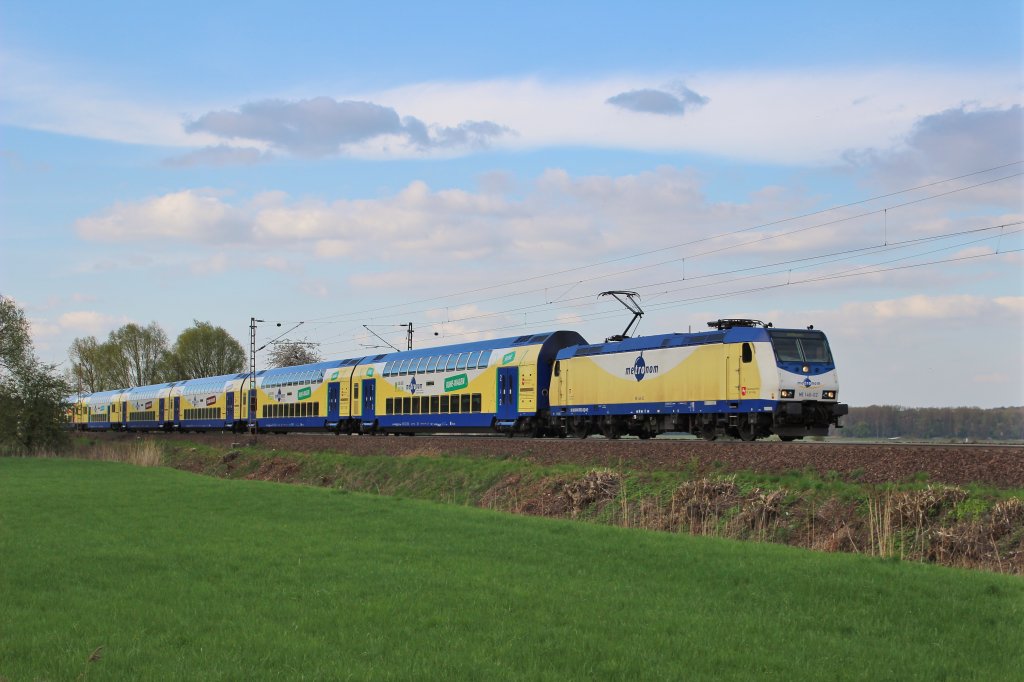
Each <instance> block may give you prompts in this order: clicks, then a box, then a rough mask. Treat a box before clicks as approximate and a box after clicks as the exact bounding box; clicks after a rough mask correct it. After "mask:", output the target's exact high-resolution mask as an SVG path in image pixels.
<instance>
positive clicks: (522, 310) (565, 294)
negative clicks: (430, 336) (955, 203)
mask: <svg viewBox="0 0 1024 682" xmlns="http://www.w3.org/2000/svg"><path fill="white" fill-rule="evenodd" d="M1021 163H1024V162H1022V161H1015V162H1012V163H1008V164H1003V165H1001V166H994V167H991V168H987V169H983V170H980V171H974V172H972V173H966V174H963V175H959V176H956V177H953V178H946V179H942V180H936V181H933V182H929V183H925V184H922V185H918V186H916V187H911V188H907V189H903V190H899V191H896V192H890V193H888V194H883V195H877V196H874V197H869V198H866V199H862V200H859V201H855V202H849V203H847V204H842V205H838V206H834V207H830V208H826V209H822V210H819V211H814V212H810V213H805V214H801V215H796V216H790V217H787V218H783V219H780V220H776V221H771V222H768V223H763V224H760V225H755V226H751V227H745V228H740V229H737V230H732V231H728V232H723V233H720V234H715V235H709V236H705V237H701V238H698V239H693V240H690V241H687V242H680V243H676V244H671V245H668V246H664V247H659V248H657V249H649V250H647V251H643V252H639V253H633V254H628V255H624V256H620V257H616V258H612V259H606V260H603V261H600V262H596V263H590V264H585V265H581V266H577V267H574V268H567V269H563V270H559V271H556V272H552V273H547V274H542V275H535V276H531V277H525V278H520V279H518V280H512V281H508V282H503V283H499V284H493V285H488V286H485V287H477V288H474V289H467V290H464V291H460V292H455V293H451V294H446V295H441V296H436V297H432V298H424V299H419V300H416V301H409V302H406V303H401V304H395V305H391V306H382V307H379V308H374V309H372V310H366V311H357V312H352V313H338V314H333V315H328V316H324V317H320V318H313V319H311V320H307V321H308V322H310V323H311V324H313V325H314V328H315V329H321V328H322V327H323V326H324V325H337V324H351V321H350V320H346V319H339V318H346V317H348V318H352V317H357V316H362V317H364V319H365V315H366V314H368V313H369V314H372V315H374V317H375V318H377V317H380V316H382V315H383V314H384V313H385V311H387V310H393V309H396V308H403V309H404V310H403V312H401V313H398V314H401V315H403V316H404V315H413V314H417V313H418V314H421V315H422V314H424V313H426V314H428V317H429V314H431V313H434V312H436V311H439V310H445V311H446V312H447V310H448V308H450V307H451V306H450V305H447V306H444V307H440V306H438V307H431V308H424V309H420V310H410V306H413V305H416V304H418V303H422V302H428V301H444V300H448V299H452V298H456V297H460V296H466V295H469V294H472V293H476V292H484V291H489V290H496V289H500V288H504V287H508V286H512V285H515V284H521V283H525V282H530V281H534V280H539V279H542V278H545V277H552V276H557V275H559V274H564V273H571V272H580V271H585V270H587V269H592V268H596V267H600V266H602V265H608V264H613V263H616V262H623V261H626V260H630V259H635V258H639V257H642V256H646V255H650V254H654V253H658V252H663V251H667V250H671V249H678V248H681V247H684V246H690V245H694V244H697V243H702V242H708V241H713V240H721V239H726V238H730V237H735V236H737V235H741V234H743V233H749V232H752V231H754V230H757V229H763V228H766V227H771V226H774V225H779V224H784V223H787V222H792V221H795V220H799V219H802V218H807V217H813V216H816V215H822V214H826V213H829V212H834V211H838V210H842V209H845V208H850V207H853V206H857V205H862V204H867V203H870V202H874V201H879V200H883V199H886V198H891V197H893V196H899V195H904V194H907V193H910V192H913V191H918V190H922V189H927V188H931V187H935V186H938V185H941V184H945V183H949V182H954V181H956V180H962V179H964V178H968V177H973V176H977V175H980V174H984V173H990V172H994V171H998V170H1003V169H1006V168H1010V167H1012V166H1016V165H1019V164H1021ZM1022 174H1024V173H1021V172H1014V173H1009V174H1001V175H1000V176H999V177H997V178H994V179H988V180H984V181H982V182H978V183H973V184H970V185H965V186H961V187H955V188H952V189H949V190H946V191H943V192H939V193H933V194H929V195H928V196H925V197H918V198H914V199H911V200H909V201H905V202H900V203H897V204H893V205H889V206H885V207H882V208H878V209H874V210H870V211H864V212H859V213H856V214H853V215H849V216H841V217H838V218H835V219H834V220H829V221H823V222H819V223H815V224H813V225H810V226H804V227H799V228H796V229H794V230H786V231H783V232H779V233H775V234H767V235H762V236H760V237H757V238H755V239H750V240H743V241H739V242H737V243H733V244H726V245H724V246H721V247H718V248H713V249H708V250H705V251H702V252H699V253H688V254H687V255H686V256H684V257H682V258H672V259H668V260H663V261H659V262H657V263H652V264H644V265H639V266H636V267H633V268H626V269H622V270H618V271H615V272H608V273H600V274H596V275H594V276H592V277H586V278H581V279H576V280H572V281H566V282H563V283H558V284H548V285H546V286H544V287H542V288H539V289H527V290H521V291H515V292H511V293H505V294H501V295H498V296H491V297H485V298H480V299H476V300H473V301H467V302H461V303H459V305H460V306H469V305H479V304H481V303H486V302H490V301H496V300H504V299H510V298H516V297H522V296H526V295H530V294H532V293H535V292H538V291H542V292H544V296H543V299H544V303H542V304H528V305H522V306H515V307H511V308H509V309H507V310H500V311H493V312H488V313H481V314H476V315H470V316H464V317H456V318H454V319H453V318H451V316H450V315H447V314H446V315H445V321H444V322H441V321H439V320H436V319H427V320H425V321H422V322H418V323H417V324H418V325H420V326H423V325H431V326H434V327H435V329H440V330H441V331H442V332H444V331H445V323H447V324H449V325H450V324H456V323H460V322H466V321H472V320H479V319H487V318H494V317H500V316H503V315H517V314H527V313H529V312H531V311H540V310H542V309H543V308H544V307H545V306H547V307H551V306H554V305H556V304H558V305H559V306H560V307H563V308H565V307H568V306H569V305H570V304H574V305H575V307H576V308H584V309H585V308H589V307H592V305H593V304H590V305H582V304H580V301H581V300H583V299H585V298H587V297H591V296H593V293H590V292H587V293H581V294H580V295H578V296H575V297H571V298H570V297H569V294H570V293H572V292H573V291H574V290H577V289H578V288H579V287H580V286H581V285H583V284H586V283H588V282H594V281H598V280H602V279H610V278H613V277H615V278H621V277H623V276H627V275H631V274H634V273H638V272H643V271H649V270H653V269H656V268H658V267H662V266H665V265H669V264H674V263H680V262H682V263H683V264H684V267H685V261H686V259H691V260H692V259H696V258H700V257H702V256H709V255H712V254H717V253H722V252H725V251H729V250H736V249H743V248H747V247H750V246H753V245H756V244H759V243H762V242H766V241H769V240H773V239H780V238H783V237H787V236H792V235H796V234H800V233H803V232H807V231H810V230H814V229H818V228H821V227H825V226H828V225H835V224H839V223H842V222H846V221H852V220H856V219H859V218H863V217H865V216H870V215H874V214H877V213H882V214H883V215H882V217H883V235H882V237H883V239H882V240H881V242H882V243H881V245H880V246H879V245H874V246H866V247H858V248H855V249H846V250H840V251H834V252H832V253H829V254H821V255H813V256H804V257H800V258H795V259H789V260H788V261H783V263H787V264H789V263H792V264H796V263H800V262H807V263H809V264H810V265H808V266H806V267H813V266H815V265H821V264H824V261H825V259H829V258H835V259H837V260H843V258H842V257H841V256H842V255H844V254H850V255H852V256H854V257H855V256H856V255H857V254H864V255H868V254H872V253H879V252H882V251H885V250H888V249H890V248H901V247H903V246H905V245H914V244H919V243H925V242H928V241H934V240H936V239H949V238H953V237H956V236H960V235H967V234H971V233H973V232H983V231H987V230H995V229H999V230H1000V234H999V241H998V242H997V245H996V251H997V252H998V251H999V249H1000V248H1001V244H1002V238H1003V237H1004V236H1006V235H1012V234H1017V231H1011V232H1006V228H1008V227H1012V226H1014V225H1017V224H1019V223H1013V222H1011V223H1004V224H1003V225H1001V226H992V227H986V228H978V229H976V230H962V231H959V232H953V233H947V234H943V235H934V236H929V237H923V238H917V239H912V240H903V241H900V242H890V241H889V239H888V211H889V209H894V210H895V209H898V208H902V207H907V206H911V205H915V204H920V203H923V202H927V201H932V200H935V199H938V198H940V197H945V196H950V195H953V194H956V193H958V192H964V191H967V190H971V189H974V188H978V187H982V186H985V185H990V184H993V183H997V182H1001V181H1005V180H1008V179H1011V178H1015V177H1020V176H1021V175H1022ZM950 248H956V246H953V247H950ZM1011 252H1012V251H1011ZM918 255H920V254H918ZM909 257H913V256H909ZM779 265H780V264H779V263H775V264H769V265H756V266H750V267H748V268H734V269H731V270H727V271H719V272H711V273H706V274H696V275H694V274H693V273H692V272H690V273H689V274H688V273H687V272H686V270H685V269H684V270H683V272H682V275H683V276H682V278H677V279H675V280H671V279H670V280H665V281H662V282H657V283H648V284H632V285H631V286H632V287H633V288H637V289H643V290H650V289H651V288H652V287H655V286H664V285H665V284H669V283H672V282H673V281H689V280H696V279H702V280H713V279H715V278H721V277H725V276H729V275H731V274H736V273H740V272H758V271H765V270H768V269H770V268H773V267H778V266H779ZM860 267H861V268H867V267H873V265H864V266H860ZM767 274H768V273H765V276H767ZM701 286H713V284H712V285H701ZM552 289H554V290H559V289H564V290H563V291H562V293H561V294H560V295H558V296H549V295H548V294H547V291H550V290H552ZM678 291H681V290H679V289H677V290H669V291H663V292H654V293H648V294H645V295H647V296H659V297H660V296H664V295H666V294H668V293H675V292H678ZM390 315H391V314H389V316H390ZM587 319H601V318H591V317H589V316H588V317H587ZM371 321H372V320H371ZM532 322H533V323H535V324H540V323H541V322H542V321H540V320H533V321H532ZM521 325H522V323H519V325H513V327H515V326H521ZM505 328H508V327H505ZM467 333H469V334H479V333H485V332H484V331H482V330H474V331H473V332H467ZM460 335H463V334H462V333H460V332H456V331H450V330H449V331H447V333H445V336H448V337H452V338H454V337H457V336H460ZM342 336H345V337H347V338H346V341H345V342H343V343H350V342H351V341H352V340H353V339H354V338H355V336H354V335H353V334H352V333H351V331H349V330H346V331H343V332H341V333H339V334H336V335H331V336H328V337H326V338H324V339H322V340H321V344H323V343H325V342H326V341H329V340H330V339H331V338H339V337H342ZM363 338H366V337H365V336H364V337H363ZM328 345H330V346H335V345H342V343H338V344H328Z"/></svg>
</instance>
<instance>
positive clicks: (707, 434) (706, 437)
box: [700, 431, 718, 443]
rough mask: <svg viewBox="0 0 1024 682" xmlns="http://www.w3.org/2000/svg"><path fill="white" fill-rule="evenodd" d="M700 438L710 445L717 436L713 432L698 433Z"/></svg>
mask: <svg viewBox="0 0 1024 682" xmlns="http://www.w3.org/2000/svg"><path fill="white" fill-rule="evenodd" d="M700 437H701V438H703V439H704V440H706V441H708V442H709V443H710V442H711V441H713V440H715V439H716V438H718V434H717V433H715V432H714V431H701V432H700Z"/></svg>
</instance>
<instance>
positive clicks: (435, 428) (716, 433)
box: [69, 319, 848, 440]
mask: <svg viewBox="0 0 1024 682" xmlns="http://www.w3.org/2000/svg"><path fill="white" fill-rule="evenodd" d="M708 325H709V327H710V329H709V330H708V331H702V332H697V333H686V334H682V333H679V334H659V335H654V336H642V337H637V338H621V337H613V339H612V340H609V341H606V342H605V343H600V344H588V343H587V342H586V340H584V338H583V337H582V336H580V335H579V334H578V333H576V332H574V331H556V332H549V333H543V334H527V335H524V336H518V337H509V338H502V339H494V340H490V341H474V342H470V343H462V344H457V345H449V346H439V347H434V348H424V349H421V350H409V351H397V352H394V353H384V354H377V355H369V356H363V357H357V358H347V359H343V360H330V361H326V362H318V363H315V364H310V365H302V366H298V367H282V368H275V369H267V370H262V371H259V372H257V373H255V375H252V374H250V373H241V374H229V375H225V376H217V377H206V378H201V379H189V380H186V381H176V382H170V383H165V384H158V385H153V386H138V387H134V388H127V389H122V390H114V391H103V392H97V393H93V394H89V395H79V396H73V397H72V398H70V399H69V403H70V404H69V421H70V423H71V424H72V425H73V426H74V427H75V428H78V429H82V430H125V431H159V430H163V431H179V432H186V431H221V430H228V431H247V430H254V431H255V430H258V431H259V432H273V433H286V432H292V431H320V432H324V431H326V432H334V433H337V434H342V433H345V434H357V433H358V434H387V433H392V434H402V433H406V434H415V433H445V432H449V433H472V432H494V433H504V434H507V435H516V434H522V435H530V436H535V437H540V436H553V437H565V436H575V437H579V438H585V437H587V436H589V435H591V434H601V435H603V436H605V437H607V438H618V437H620V436H624V435H633V436H638V437H640V438H651V437H654V436H657V435H659V434H661V433H666V432H688V433H691V434H694V435H697V436H700V437H703V438H705V439H707V440H714V439H716V438H720V437H728V438H740V439H742V440H755V439H758V438H765V437H767V436H770V435H773V434H774V435H777V436H779V437H780V438H782V439H783V440H795V439H798V438H802V437H804V436H822V435H825V434H827V433H828V430H829V427H830V426H832V425H835V426H839V420H840V417H842V416H843V415H845V414H846V413H847V411H848V409H847V406H846V405H845V404H843V403H840V402H839V401H838V391H839V386H838V380H837V377H836V367H835V363H834V361H833V358H832V353H831V350H830V348H829V344H828V340H827V338H826V337H825V334H824V333H822V332H821V331H818V330H815V329H813V328H811V327H808V328H807V329H779V328H774V327H772V325H771V324H770V323H769V324H763V323H761V322H759V321H757V320H745V319H743V320H736V319H722V320H716V321H714V322H709V323H708Z"/></svg>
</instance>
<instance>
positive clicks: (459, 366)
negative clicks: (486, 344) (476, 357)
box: [455, 353, 469, 371]
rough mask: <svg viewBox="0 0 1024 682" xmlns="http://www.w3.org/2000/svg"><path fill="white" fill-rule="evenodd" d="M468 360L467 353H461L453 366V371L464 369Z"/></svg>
mask: <svg viewBox="0 0 1024 682" xmlns="http://www.w3.org/2000/svg"><path fill="white" fill-rule="evenodd" d="M468 360H469V353H462V354H461V355H459V361H458V362H457V363H456V364H455V369H456V370H459V371H461V370H464V369H466V361H468Z"/></svg>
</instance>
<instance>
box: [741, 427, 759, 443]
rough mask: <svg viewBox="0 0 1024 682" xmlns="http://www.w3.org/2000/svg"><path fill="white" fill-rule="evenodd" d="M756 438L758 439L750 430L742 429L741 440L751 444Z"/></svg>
mask: <svg viewBox="0 0 1024 682" xmlns="http://www.w3.org/2000/svg"><path fill="white" fill-rule="evenodd" d="M755 438H757V436H756V435H754V432H753V431H751V430H750V429H749V428H745V427H744V428H742V429H740V440H742V441H746V442H748V443H749V442H751V441H752V440H754V439H755Z"/></svg>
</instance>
